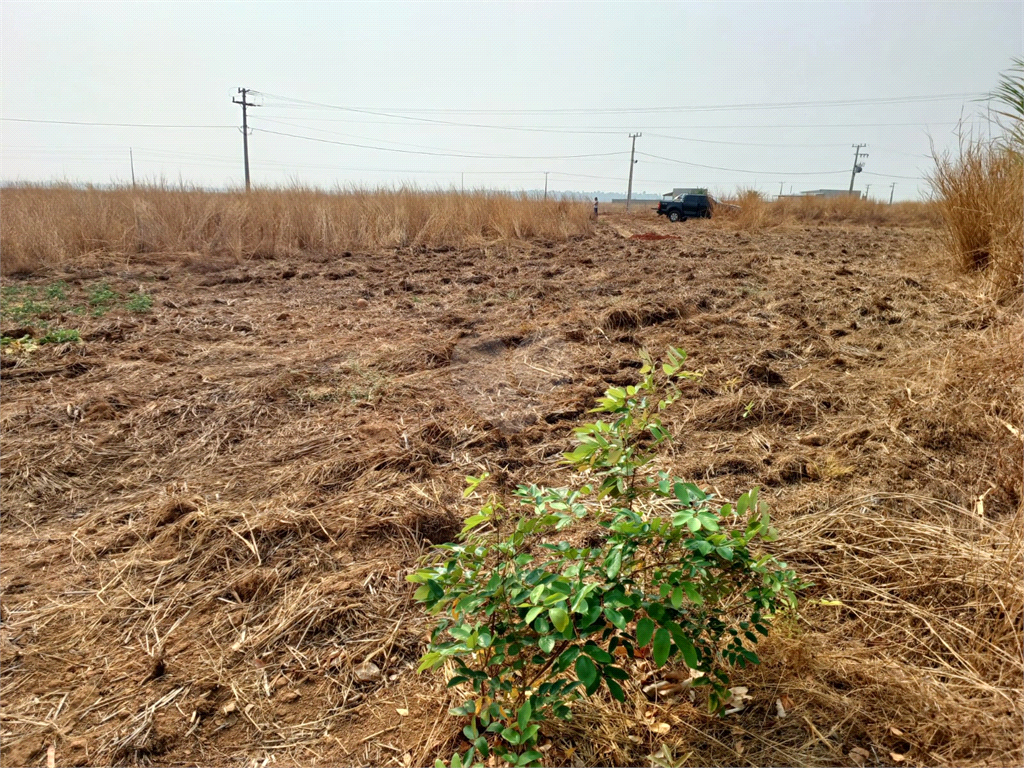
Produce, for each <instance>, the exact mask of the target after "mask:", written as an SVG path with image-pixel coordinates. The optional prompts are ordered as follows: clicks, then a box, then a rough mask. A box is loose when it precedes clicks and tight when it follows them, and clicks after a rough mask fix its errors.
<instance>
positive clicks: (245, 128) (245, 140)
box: [231, 88, 258, 192]
mask: <svg viewBox="0 0 1024 768" xmlns="http://www.w3.org/2000/svg"><path fill="white" fill-rule="evenodd" d="M238 92H239V93H240V94H242V98H241V100H239V99H232V100H231V101H232V102H233V103H234V104H240V105H241V106H242V152H243V154H244V155H245V191H246V192H248V191H249V121H248V115H247V114H246V108H248V107H255V106H258V105H257V104H253V103H252V102H250V101H248V100H247V99H246V94H247V93H249V89H248V88H239V89H238Z"/></svg>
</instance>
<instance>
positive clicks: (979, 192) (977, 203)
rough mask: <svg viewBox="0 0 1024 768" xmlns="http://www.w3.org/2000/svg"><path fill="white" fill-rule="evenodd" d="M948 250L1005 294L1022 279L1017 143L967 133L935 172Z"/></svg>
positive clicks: (1023, 224)
mask: <svg viewBox="0 0 1024 768" xmlns="http://www.w3.org/2000/svg"><path fill="white" fill-rule="evenodd" d="M931 183H932V186H933V187H934V189H935V192H936V195H937V199H938V203H937V205H938V207H939V210H940V212H941V214H942V221H943V225H944V229H945V232H946V236H947V240H948V243H949V248H950V251H951V252H952V253H953V256H954V258H955V259H956V261H957V263H958V264H959V266H960V269H961V270H963V271H965V272H976V273H981V274H982V275H983V276H984V278H985V281H986V283H987V286H988V288H989V290H990V291H992V292H993V294H994V295H996V296H997V297H1001V298H1003V299H1009V298H1013V297H1014V296H1019V295H1020V289H1021V286H1022V284H1024V256H1022V254H1024V160H1022V154H1021V152H1020V150H1019V148H1017V149H1015V148H1014V147H1013V146H1005V145H1003V144H997V143H991V142H988V141H982V140H980V139H979V140H973V139H970V138H964V139H963V140H962V141H961V144H960V150H959V154H957V155H952V154H949V153H946V154H944V155H941V156H937V157H936V158H935V170H934V172H933V173H932V176H931Z"/></svg>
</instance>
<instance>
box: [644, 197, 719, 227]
mask: <svg viewBox="0 0 1024 768" xmlns="http://www.w3.org/2000/svg"><path fill="white" fill-rule="evenodd" d="M712 207H713V203H712V200H711V198H710V197H709V196H708V195H681V196H680V197H677V198H675V199H674V200H662V201H661V202H660V203H658V207H657V208H655V209H654V210H655V211H657V212H658V215H659V216H668V220H669V221H686V220H687V219H710V218H711V209H712Z"/></svg>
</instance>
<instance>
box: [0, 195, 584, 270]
mask: <svg viewBox="0 0 1024 768" xmlns="http://www.w3.org/2000/svg"><path fill="white" fill-rule="evenodd" d="M3 198H4V204H3V206H2V208H0V254H2V257H3V271H4V273H5V274H15V273H32V272H36V271H39V270H40V269H43V268H45V267H52V266H55V265H59V264H63V263H66V262H68V261H69V260H79V259H81V258H82V257H85V256H97V257H99V258H102V259H109V258H110V257H111V256H116V257H118V258H123V259H124V260H126V261H130V260H132V259H135V260H142V261H152V259H151V258H147V257H143V258H141V259H140V255H144V254H157V255H160V256H163V255H166V254H189V257H188V258H189V259H192V260H198V262H199V263H208V262H210V260H211V259H213V260H214V261H217V262H218V263H222V262H225V263H240V262H244V261H249V260H261V259H279V258H288V257H293V256H297V255H299V254H302V253H313V254H321V255H328V254H331V255H333V254H337V253H342V252H345V251H351V250H353V249H363V248H403V247H424V248H451V247H461V246H471V245H479V244H481V243H487V242H495V241H501V242H510V241H517V240H534V239H537V240H543V241H546V242H563V241H566V240H570V239H573V238H577V237H580V236H583V235H586V234H588V233H590V231H591V229H592V227H593V223H592V221H591V219H590V216H589V213H588V211H587V208H586V206H585V205H581V204H578V203H574V202H572V201H568V200H548V201H545V200H537V199H534V198H531V197H529V196H526V195H514V194H499V193H482V192H481V193H473V194H458V193H454V192H425V191H419V190H414V189H399V190H386V189H377V190H355V189H353V190H347V191H339V192H335V193H327V192H322V191H318V190H314V189H308V188H302V187H291V188H283V189H260V190H256V191H254V192H252V193H250V194H244V193H239V192H207V191H204V190H200V189H172V188H169V187H145V188H141V189H138V190H132V189H124V188H115V189H108V190H100V189H96V188H91V187H89V188H84V189H79V188H74V187H70V186H53V187H44V186H27V185H23V186H12V187H7V188H5V189H4V191H3Z"/></svg>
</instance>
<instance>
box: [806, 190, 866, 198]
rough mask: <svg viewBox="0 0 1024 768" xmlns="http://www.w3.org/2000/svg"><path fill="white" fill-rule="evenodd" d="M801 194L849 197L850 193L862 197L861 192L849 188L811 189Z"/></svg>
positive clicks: (807, 195)
mask: <svg viewBox="0 0 1024 768" xmlns="http://www.w3.org/2000/svg"><path fill="white" fill-rule="evenodd" d="M800 195H801V196H802V197H847V196H849V195H852V196H853V197H860V192H851V191H850V190H848V189H811V190H808V191H807V192H801V193H800Z"/></svg>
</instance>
